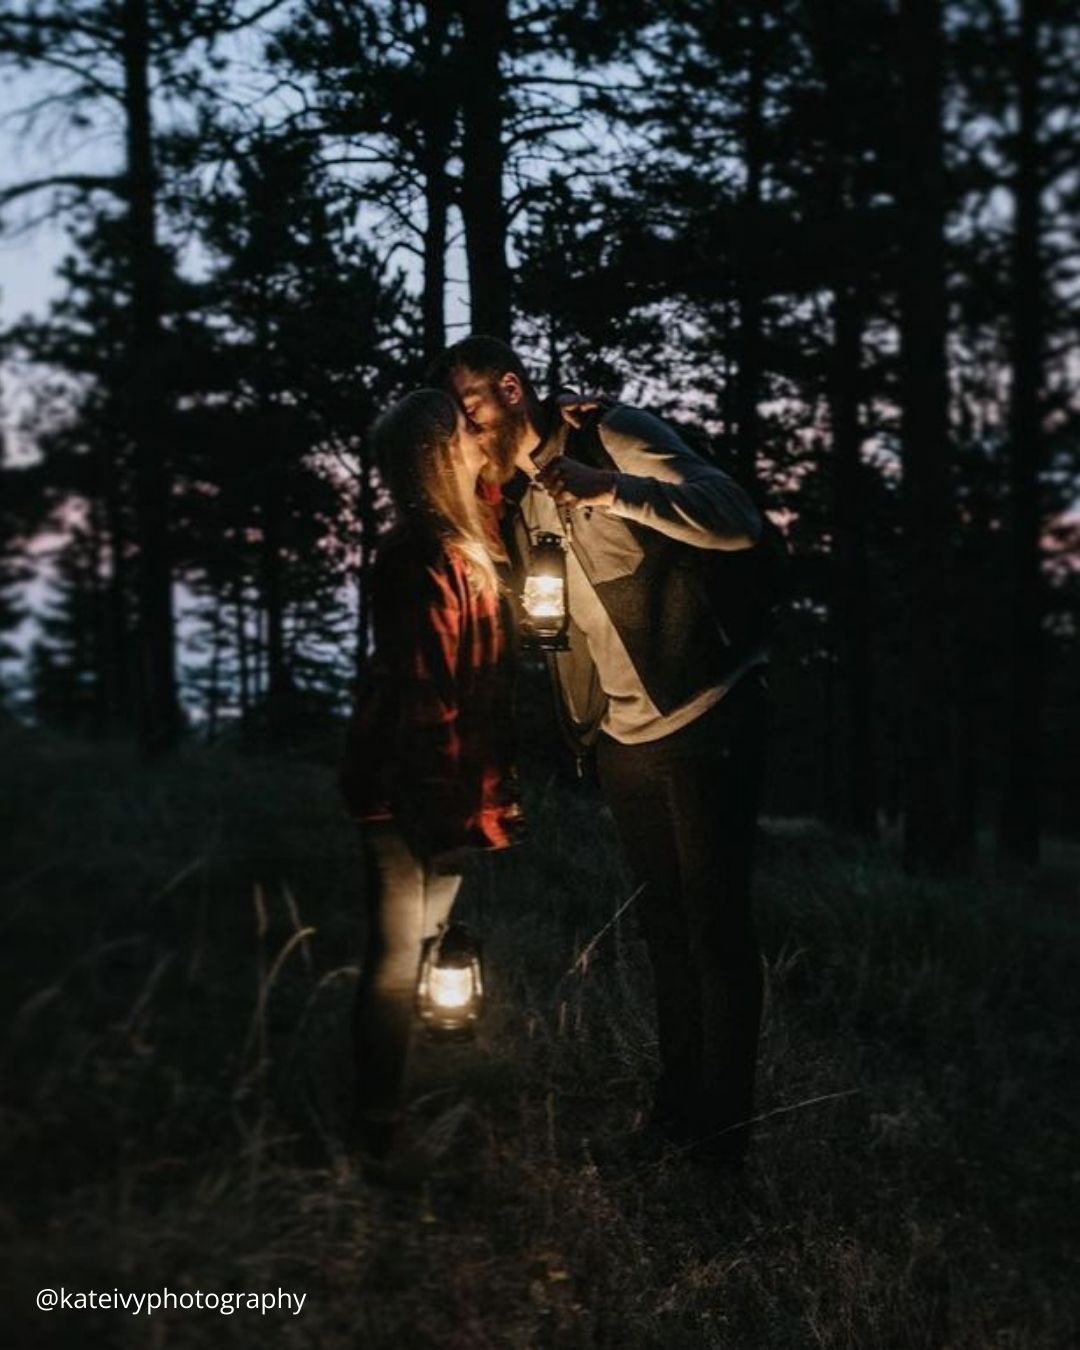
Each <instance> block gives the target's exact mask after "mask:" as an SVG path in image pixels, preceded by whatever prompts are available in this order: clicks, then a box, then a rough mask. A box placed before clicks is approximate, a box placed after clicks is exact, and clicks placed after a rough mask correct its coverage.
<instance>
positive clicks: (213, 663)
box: [206, 597, 225, 741]
mask: <svg viewBox="0 0 1080 1350" xmlns="http://www.w3.org/2000/svg"><path fill="white" fill-rule="evenodd" d="M223 599H224V598H223V597H222V598H221V602H219V603H218V604H216V605H215V606H214V614H213V619H212V620H211V625H210V671H209V674H208V677H207V686H206V738H207V740H208V741H214V740H216V739H217V732H218V717H219V715H220V712H221V648H222V645H223V638H224V633H223V623H222V618H223V614H224V609H225V606H224V603H223Z"/></svg>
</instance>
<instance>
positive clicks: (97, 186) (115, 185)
mask: <svg viewBox="0 0 1080 1350" xmlns="http://www.w3.org/2000/svg"><path fill="white" fill-rule="evenodd" d="M60 187H70V188H78V189H79V191H80V192H115V193H116V194H117V195H119V194H120V193H122V192H123V190H124V179H123V178H122V177H120V176H119V175H118V174H111V175H104V174H88V173H60V174H54V175H53V176H52V177H50V178H31V179H29V180H27V182H25V183H16V184H14V185H13V186H12V187H8V188H0V206H7V205H8V204H9V203H10V202H13V201H17V200H18V198H20V197H26V196H29V194H30V193H32V192H47V191H48V190H49V189H50V188H60Z"/></svg>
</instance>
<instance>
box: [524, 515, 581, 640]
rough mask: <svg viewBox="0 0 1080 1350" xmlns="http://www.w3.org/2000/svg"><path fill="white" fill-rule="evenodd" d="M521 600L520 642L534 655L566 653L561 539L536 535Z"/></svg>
mask: <svg viewBox="0 0 1080 1350" xmlns="http://www.w3.org/2000/svg"><path fill="white" fill-rule="evenodd" d="M530 553H531V557H530V559H529V571H528V575H527V576H526V578H525V589H524V591H523V592H522V596H521V607H522V609H523V611H524V618H523V621H522V639H523V641H524V643H525V645H526V646H528V647H531V648H532V649H533V650H534V651H548V652H552V651H566V649H567V647H569V645H570V644H569V642H568V641H567V637H566V631H567V628H568V626H569V622H570V619H569V615H568V613H567V609H566V554H565V552H564V550H563V542H562V538H561V537H560V536H559V535H557V534H549V533H547V532H543V533H541V534H539V535H537V538H536V542H535V543H534V544H533V546H532V548H531V550H530Z"/></svg>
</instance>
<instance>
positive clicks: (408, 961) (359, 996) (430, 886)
mask: <svg viewBox="0 0 1080 1350" xmlns="http://www.w3.org/2000/svg"><path fill="white" fill-rule="evenodd" d="M364 852H365V857H366V863H367V877H366V885H365V888H364V899H365V905H366V909H367V916H368V942H367V950H366V952H365V955H364V961H363V965H362V967H361V971H360V981H359V984H358V986H357V990H356V999H355V1002H354V1004H353V1041H354V1048H355V1054H356V1076H357V1088H358V1097H359V1106H360V1110H361V1112H362V1113H364V1114H366V1115H368V1116H371V1117H386V1116H392V1115H393V1114H394V1113H395V1112H396V1111H397V1110H398V1109H399V1106H400V1101H401V1087H402V1082H403V1080H404V1077H405V1065H406V1061H407V1059H408V1054H409V1037H410V1033H411V1030H412V1020H413V1007H414V1000H415V996H416V977H417V973H418V970H419V966H420V948H421V944H422V943H423V940H424V938H426V937H431V936H433V935H434V934H435V932H436V931H437V930H438V928H439V925H440V924H443V923H445V922H446V921H447V919H448V918H449V917H450V911H451V909H452V908H453V904H454V899H455V897H456V896H457V893H458V888H459V887H460V885H461V877H460V876H441V875H437V874H435V873H432V872H431V871H430V869H429V868H428V867H427V866H426V865H425V864H424V863H423V862H421V860H420V859H419V858H417V857H416V855H415V854H414V853H412V852H411V851H410V849H409V848H408V846H407V845H406V843H405V841H404V840H403V839H402V837H401V835H400V834H399V833H398V832H397V830H396V829H395V828H394V827H393V825H392V824H386V825H382V824H378V825H368V826H365V827H364Z"/></svg>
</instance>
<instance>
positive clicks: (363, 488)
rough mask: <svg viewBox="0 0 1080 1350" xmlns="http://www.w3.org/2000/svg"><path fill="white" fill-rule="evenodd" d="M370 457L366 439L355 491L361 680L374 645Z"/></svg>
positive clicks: (359, 670)
mask: <svg viewBox="0 0 1080 1350" xmlns="http://www.w3.org/2000/svg"><path fill="white" fill-rule="evenodd" d="M371 457H372V456H371V448H370V441H369V440H366V441H365V442H364V444H363V446H361V449H360V477H359V482H358V483H357V492H356V511H357V517H358V520H359V525H360V558H359V561H358V564H357V569H356V589H357V623H356V674H357V677H358V678H359V679H362V678H363V677H364V674H365V673H366V671H367V668H368V656H369V650H368V649H369V645H370V642H371V618H372V615H371V571H372V565H373V563H374V561H375V491H374V483H373V482H372V464H371Z"/></svg>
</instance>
